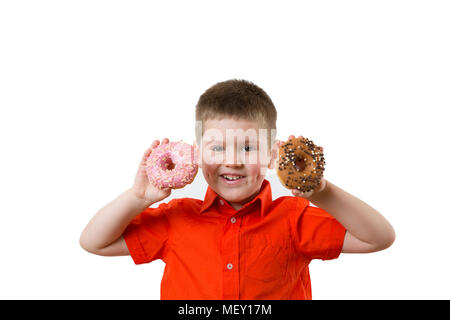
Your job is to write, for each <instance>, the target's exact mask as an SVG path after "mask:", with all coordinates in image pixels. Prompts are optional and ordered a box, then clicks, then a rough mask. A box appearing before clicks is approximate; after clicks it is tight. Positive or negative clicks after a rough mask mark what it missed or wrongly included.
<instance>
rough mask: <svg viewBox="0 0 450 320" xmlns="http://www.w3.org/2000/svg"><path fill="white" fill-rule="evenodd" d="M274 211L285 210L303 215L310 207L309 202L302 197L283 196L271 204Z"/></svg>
mask: <svg viewBox="0 0 450 320" xmlns="http://www.w3.org/2000/svg"><path fill="white" fill-rule="evenodd" d="M271 207H272V209H283V210H287V211H288V212H292V213H301V212H303V211H305V209H306V208H308V207H310V203H309V200H307V199H305V198H301V197H293V196H283V197H279V198H277V199H275V200H274V201H273V202H272V204H271Z"/></svg>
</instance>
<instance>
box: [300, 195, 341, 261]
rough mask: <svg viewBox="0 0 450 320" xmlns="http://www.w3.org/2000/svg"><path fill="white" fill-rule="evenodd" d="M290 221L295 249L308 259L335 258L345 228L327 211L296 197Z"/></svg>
mask: <svg viewBox="0 0 450 320" xmlns="http://www.w3.org/2000/svg"><path fill="white" fill-rule="evenodd" d="M297 199H298V201H297V205H296V208H297V210H295V211H296V212H295V214H294V217H293V219H291V223H292V231H293V234H294V238H295V239H294V241H295V243H296V244H297V245H296V246H295V247H296V250H297V251H298V253H300V254H302V255H304V256H305V257H306V258H308V259H322V260H331V259H335V258H337V257H338V256H339V255H340V253H341V251H342V246H343V244H344V237H345V232H346V229H345V228H344V227H343V226H342V225H341V224H340V223H339V222H338V221H337V220H336V219H335V218H334V217H333V216H332V215H331V214H329V213H328V212H327V211H325V210H323V209H321V208H318V207H313V206H310V205H309V201H308V200H306V199H303V198H297Z"/></svg>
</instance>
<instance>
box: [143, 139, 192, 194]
mask: <svg viewBox="0 0 450 320" xmlns="http://www.w3.org/2000/svg"><path fill="white" fill-rule="evenodd" d="M145 170H146V172H147V177H148V180H149V181H150V182H151V183H152V184H153V185H154V186H156V187H158V188H160V189H162V188H172V189H180V188H183V187H184V186H185V185H187V184H189V183H191V182H192V181H194V178H195V176H196V174H197V171H198V164H197V163H196V161H195V158H194V148H193V147H192V146H191V145H189V144H187V143H185V142H183V141H180V142H169V143H165V144H160V145H158V146H157V147H156V148H154V149H153V150H152V152H151V153H150V156H149V157H148V158H147V161H146V167H145Z"/></svg>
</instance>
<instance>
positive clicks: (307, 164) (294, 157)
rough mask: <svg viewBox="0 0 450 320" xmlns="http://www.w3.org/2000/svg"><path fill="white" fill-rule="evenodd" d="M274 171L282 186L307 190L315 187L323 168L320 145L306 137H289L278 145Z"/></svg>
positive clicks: (302, 190) (323, 159)
mask: <svg viewBox="0 0 450 320" xmlns="http://www.w3.org/2000/svg"><path fill="white" fill-rule="evenodd" d="M278 151H279V155H278V160H277V163H276V167H275V168H276V172H277V175H278V178H279V179H280V181H281V183H282V184H283V186H285V187H286V188H288V189H297V190H299V191H301V192H309V191H311V190H314V189H315V188H317V187H318V186H319V184H320V180H321V179H322V177H323V172H324V170H325V158H324V156H323V152H322V150H321V149H320V147H317V146H316V145H315V144H314V143H313V142H312V140H309V139H307V138H303V137H301V138H294V139H289V140H288V141H286V142H285V143H283V144H281V145H280V148H279V150H278Z"/></svg>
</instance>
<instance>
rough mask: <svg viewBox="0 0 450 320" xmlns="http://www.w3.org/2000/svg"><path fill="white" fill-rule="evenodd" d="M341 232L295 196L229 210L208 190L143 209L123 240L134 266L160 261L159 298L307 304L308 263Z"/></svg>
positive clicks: (327, 252) (337, 242)
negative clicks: (297, 301)
mask: <svg viewBox="0 0 450 320" xmlns="http://www.w3.org/2000/svg"><path fill="white" fill-rule="evenodd" d="M345 231H346V230H345V228H344V227H343V226H342V225H341V224H340V223H339V222H338V221H337V220H336V219H335V218H333V217H332V216H331V215H330V214H329V213H327V212H326V211H325V210H323V209H320V208H317V207H312V206H310V205H309V201H308V200H306V199H304V198H299V197H292V196H286V197H280V198H278V199H276V200H275V201H272V191H271V187H270V183H269V181H267V180H264V182H263V184H262V186H261V190H260V193H259V195H258V196H257V197H256V198H254V199H253V200H252V201H251V202H249V203H247V204H246V205H245V206H244V207H243V208H241V209H240V210H238V211H236V210H234V209H233V208H232V207H231V206H230V205H229V204H228V203H227V202H226V201H225V200H224V199H222V198H221V197H220V196H219V195H217V194H216V193H215V192H214V191H213V190H212V189H211V188H210V187H208V189H207V191H206V195H205V199H204V201H202V200H198V199H191V198H182V199H173V200H171V201H170V202H168V203H161V204H160V205H159V206H158V207H157V208H147V209H146V210H144V211H143V212H142V213H141V214H140V215H138V216H137V217H136V218H134V220H133V221H132V222H131V223H130V224H129V225H128V227H127V229H126V230H125V232H124V234H123V236H124V239H125V241H126V244H127V246H128V249H129V251H130V255H131V257H132V258H133V261H134V262H135V263H136V264H141V263H148V262H151V261H153V260H155V259H162V260H163V261H164V262H165V263H166V266H165V269H164V275H163V278H162V281H161V299H163V300H165V299H173V300H180V299H186V300H189V299H214V300H222V299H234V300H238V299H264V300H268V299H274V300H277V299H282V300H290V299H311V282H310V278H309V269H308V264H309V262H310V261H311V260H312V259H322V260H327V259H334V258H337V257H338V256H339V254H340V252H341V249H342V245H343V242H344V235H345Z"/></svg>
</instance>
